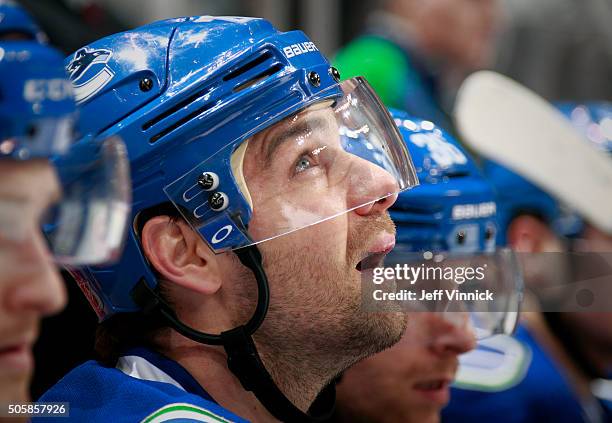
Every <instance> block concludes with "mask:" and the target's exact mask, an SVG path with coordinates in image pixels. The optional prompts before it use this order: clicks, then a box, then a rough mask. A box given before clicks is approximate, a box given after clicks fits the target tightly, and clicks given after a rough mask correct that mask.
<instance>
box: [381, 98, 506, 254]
mask: <svg viewBox="0 0 612 423" xmlns="http://www.w3.org/2000/svg"><path fill="white" fill-rule="evenodd" d="M392 114H393V117H394V118H395V121H396V123H397V124H398V127H399V128H400V132H401V133H402V135H403V137H404V140H405V142H406V144H407V145H408V149H409V151H410V154H411V156H412V159H413V162H414V164H415V168H416V170H417V176H418V178H419V181H420V186H419V187H416V188H415V189H412V190H410V191H406V192H404V193H402V194H400V195H399V196H398V199H397V201H396V202H395V204H394V205H393V207H392V208H391V216H392V218H393V220H394V222H395V223H396V225H397V242H398V244H401V245H403V246H405V247H406V248H408V249H410V250H412V251H454V252H466V253H471V252H487V251H489V252H490V251H493V250H494V249H495V235H496V222H495V216H496V203H495V197H494V192H493V188H492V186H491V185H490V184H489V183H488V182H487V181H486V180H485V179H484V178H483V177H482V175H481V173H480V171H479V170H478V168H477V167H476V165H475V163H474V161H473V160H472V159H471V158H470V157H469V155H468V154H467V153H466V152H465V151H464V150H463V149H462V147H461V146H460V145H459V144H458V143H457V141H455V140H454V139H453V138H452V136H451V135H449V134H448V133H447V132H445V131H444V130H442V129H441V128H439V127H437V126H436V125H434V124H433V123H432V122H429V121H424V120H420V119H415V118H413V117H411V116H409V115H407V114H405V113H404V112H399V111H396V110H394V111H392Z"/></svg>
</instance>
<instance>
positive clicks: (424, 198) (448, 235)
mask: <svg viewBox="0 0 612 423" xmlns="http://www.w3.org/2000/svg"><path fill="white" fill-rule="evenodd" d="M391 112H392V116H393V117H394V119H395V122H396V124H397V125H398V127H399V129H400V133H401V134H402V136H403V138H404V141H405V142H406V144H407V146H408V150H409V151H410V154H411V156H412V159H413V163H414V165H415V168H416V171H417V176H418V178H419V182H420V184H419V186H418V187H415V188H413V189H411V190H409V191H405V192H403V193H401V194H400V195H399V196H398V199H397V201H396V202H395V204H394V205H393V206H392V208H391V210H390V213H391V217H392V218H393V221H394V222H395V224H396V227H397V245H396V247H395V250H394V252H393V253H392V255H393V257H392V258H391V259H392V260H393V259H396V260H398V259H399V260H401V261H402V262H413V263H412V265H413V266H417V267H418V266H419V263H424V264H425V265H427V263H428V262H429V259H425V260H423V257H431V258H434V257H435V260H439V264H440V265H448V266H453V267H458V266H459V267H461V266H471V267H478V266H479V265H484V267H487V268H488V270H487V272H486V276H487V278H485V279H484V280H482V281H480V283H481V284H482V285H481V286H484V285H487V284H488V287H490V288H492V289H494V291H495V292H496V296H497V298H496V301H494V302H490V303H488V304H486V305H487V306H488V308H483V305H484V304H485V303H486V302H477V303H469V302H465V303H463V304H462V305H461V310H462V311H470V316H471V319H470V320H471V324H472V328H473V329H474V332H475V334H476V336H478V337H479V338H484V337H487V336H491V335H494V334H500V333H504V334H509V333H511V332H512V331H513V330H514V327H515V325H516V321H517V317H518V310H519V306H520V298H521V293H522V278H521V275H520V272H519V270H518V266H517V263H516V260H515V258H514V255H513V254H512V252H511V251H509V250H507V249H497V248H496V232H497V223H496V211H497V205H496V201H495V193H494V190H493V187H492V186H491V184H490V183H489V182H488V181H487V180H486V179H485V178H484V177H483V176H482V174H481V172H480V170H479V169H478V167H477V166H476V164H475V163H474V161H473V159H472V158H471V157H470V156H469V154H468V153H467V152H466V151H464V150H463V148H462V147H461V146H460V145H459V143H458V142H457V141H456V140H455V139H454V138H453V137H452V136H451V135H450V134H448V133H447V132H446V131H444V130H442V129H441V128H439V127H438V126H436V125H435V124H434V123H432V122H430V121H426V120H421V119H416V118H414V117H411V116H410V115H408V114H406V113H405V112H403V111H399V110H391ZM422 253H425V254H428V256H424V255H423V254H422ZM423 310H425V311H427V310H430V307H425V308H423ZM450 310H456V309H453V308H450ZM446 315H447V316H448V313H446ZM453 317H455V318H457V317H458V316H457V315H456V313H450V318H449V320H452V318H453Z"/></svg>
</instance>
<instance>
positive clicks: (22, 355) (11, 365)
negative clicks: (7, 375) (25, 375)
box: [0, 340, 34, 372]
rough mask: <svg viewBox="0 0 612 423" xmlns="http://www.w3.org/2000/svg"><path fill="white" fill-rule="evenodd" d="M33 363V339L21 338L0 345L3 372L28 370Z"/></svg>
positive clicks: (0, 365)
mask: <svg viewBox="0 0 612 423" xmlns="http://www.w3.org/2000/svg"><path fill="white" fill-rule="evenodd" d="M33 365H34V360H33V358H32V342H31V341H29V340H21V341H15V342H13V343H10V344H5V345H3V346H0V368H2V369H3V370H2V371H3V372H11V371H17V372H23V371H28V370H31V369H32V367H33Z"/></svg>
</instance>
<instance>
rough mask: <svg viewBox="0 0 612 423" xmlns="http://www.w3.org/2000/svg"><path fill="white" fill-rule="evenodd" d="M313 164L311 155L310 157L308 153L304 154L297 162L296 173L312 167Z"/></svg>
mask: <svg viewBox="0 0 612 423" xmlns="http://www.w3.org/2000/svg"><path fill="white" fill-rule="evenodd" d="M312 165H313V164H312V160H311V159H310V157H308V156H307V155H303V156H302V157H300V158H299V159H298V161H297V162H296V163H295V173H296V174H298V173H301V172H304V171H305V170H308V169H310V167H311V166H312Z"/></svg>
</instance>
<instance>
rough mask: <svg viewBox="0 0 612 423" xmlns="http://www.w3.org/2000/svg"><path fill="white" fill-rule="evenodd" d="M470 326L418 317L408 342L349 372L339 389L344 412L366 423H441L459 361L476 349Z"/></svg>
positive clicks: (435, 316) (412, 320)
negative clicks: (362, 417)
mask: <svg viewBox="0 0 612 423" xmlns="http://www.w3.org/2000/svg"><path fill="white" fill-rule="evenodd" d="M474 346H475V339H474V337H473V333H472V331H471V330H470V328H469V325H468V323H467V321H466V322H465V325H463V326H462V325H460V324H458V322H454V323H450V322H449V321H446V320H445V319H444V318H442V317H441V316H440V315H438V314H434V313H424V312H423V313H413V314H411V316H410V318H409V320H408V326H407V328H406V332H405V333H404V336H403V337H402V340H401V341H400V342H399V343H397V344H396V345H394V346H393V347H391V348H389V349H388V350H385V351H383V352H381V353H379V354H376V355H374V356H372V357H370V358H368V359H366V360H363V361H362V362H360V363H357V364H356V365H355V366H353V367H351V368H350V369H348V370H347V371H346V372H345V374H344V376H343V378H342V381H341V383H340V384H339V386H338V408H339V410H340V413H341V414H344V413H346V414H347V416H346V417H351V416H360V417H361V416H365V417H366V418H365V419H364V420H363V421H377V422H400V421H401V422H435V421H438V420H439V412H440V409H441V408H442V407H443V406H444V405H445V404H446V403H447V402H448V400H449V395H450V394H449V384H450V383H451V381H452V380H453V378H454V376H455V372H456V370H457V366H458V360H457V356H458V355H459V354H462V353H464V352H467V351H469V350H471V349H472V348H474Z"/></svg>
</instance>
